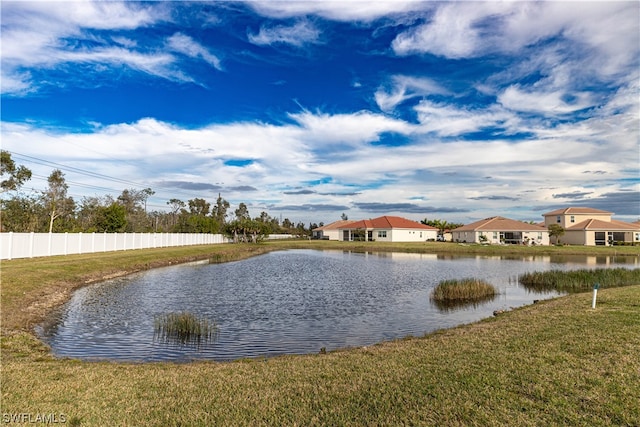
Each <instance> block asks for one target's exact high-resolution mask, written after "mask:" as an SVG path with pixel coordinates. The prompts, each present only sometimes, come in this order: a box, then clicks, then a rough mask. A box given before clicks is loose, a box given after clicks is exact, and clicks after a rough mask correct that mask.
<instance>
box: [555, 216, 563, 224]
mask: <svg viewBox="0 0 640 427" xmlns="http://www.w3.org/2000/svg"><path fill="white" fill-rule="evenodd" d="M556 222H557V223H558V224H560V223H561V222H562V221H560V215H558V216H557V217H556Z"/></svg>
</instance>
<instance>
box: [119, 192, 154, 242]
mask: <svg viewBox="0 0 640 427" xmlns="http://www.w3.org/2000/svg"><path fill="white" fill-rule="evenodd" d="M151 194H154V192H153V190H151V189H150V188H145V189H144V190H136V189H133V188H131V189H125V190H123V191H122V194H120V195H119V196H118V203H120V204H121V205H122V206H124V208H125V210H126V212H127V229H126V230H124V231H144V230H145V229H150V228H151V227H150V221H149V218H148V217H147V214H146V211H145V209H146V201H147V199H148V198H149V196H150V195H151Z"/></svg>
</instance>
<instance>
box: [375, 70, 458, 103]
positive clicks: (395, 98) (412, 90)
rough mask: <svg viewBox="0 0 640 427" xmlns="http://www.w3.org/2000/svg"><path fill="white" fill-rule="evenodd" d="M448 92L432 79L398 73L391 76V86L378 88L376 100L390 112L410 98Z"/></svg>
mask: <svg viewBox="0 0 640 427" xmlns="http://www.w3.org/2000/svg"><path fill="white" fill-rule="evenodd" d="M446 94H449V91H448V90H447V89H445V88H443V87H442V86H441V85H440V84H439V83H437V82H435V81H434V80H432V79H429V78H420V77H412V76H404V75H396V76H393V77H392V78H391V88H388V89H387V88H384V87H380V88H378V90H377V91H376V93H375V101H376V104H378V107H380V109H381V110H382V111H385V112H390V111H392V110H393V109H394V108H395V107H396V106H397V105H398V104H401V103H403V102H404V101H406V100H408V99H412V98H416V97H426V96H429V95H446Z"/></svg>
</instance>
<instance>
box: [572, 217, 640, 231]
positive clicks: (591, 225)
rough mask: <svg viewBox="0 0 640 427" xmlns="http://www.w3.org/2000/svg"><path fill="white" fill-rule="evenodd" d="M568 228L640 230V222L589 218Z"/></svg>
mask: <svg viewBox="0 0 640 427" xmlns="http://www.w3.org/2000/svg"><path fill="white" fill-rule="evenodd" d="M566 230H567V231H571V230H602V231H615V230H618V231H640V224H632V223H630V222H624V221H616V220H611V221H601V220H599V219H587V220H585V221H582V222H580V223H578V224H576V225H572V226H571V227H567V228H566Z"/></svg>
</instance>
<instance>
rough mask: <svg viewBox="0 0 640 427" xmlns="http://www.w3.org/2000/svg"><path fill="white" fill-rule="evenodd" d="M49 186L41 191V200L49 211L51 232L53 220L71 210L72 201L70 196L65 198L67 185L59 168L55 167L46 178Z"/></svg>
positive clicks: (72, 207)
mask: <svg viewBox="0 0 640 427" xmlns="http://www.w3.org/2000/svg"><path fill="white" fill-rule="evenodd" d="M47 182H48V183H49V188H47V189H46V190H45V191H44V193H43V201H44V204H45V206H46V208H47V211H48V212H49V233H51V232H53V222H54V221H55V220H56V218H59V217H60V216H62V215H67V214H70V213H72V212H73V209H74V202H73V199H72V198H67V190H68V188H69V186H68V185H67V183H66V182H65V179H64V173H62V171H61V170H60V169H55V170H54V171H53V172H51V175H49V178H47Z"/></svg>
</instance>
